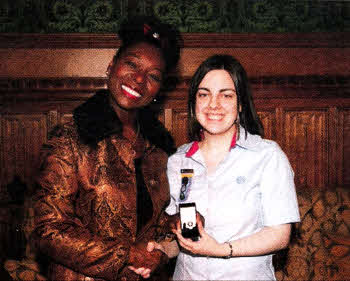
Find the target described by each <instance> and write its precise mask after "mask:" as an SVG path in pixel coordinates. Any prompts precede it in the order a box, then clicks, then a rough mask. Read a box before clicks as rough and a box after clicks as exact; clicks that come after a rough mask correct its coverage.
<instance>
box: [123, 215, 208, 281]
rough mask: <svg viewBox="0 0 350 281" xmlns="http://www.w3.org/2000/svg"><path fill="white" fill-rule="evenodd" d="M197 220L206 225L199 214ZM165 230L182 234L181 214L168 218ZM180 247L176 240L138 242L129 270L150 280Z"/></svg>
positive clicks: (132, 253) (132, 247) (134, 245)
mask: <svg viewBox="0 0 350 281" xmlns="http://www.w3.org/2000/svg"><path fill="white" fill-rule="evenodd" d="M196 219H197V221H198V220H201V222H202V223H201V224H203V225H204V218H203V217H202V216H201V215H200V214H199V213H198V212H197V215H196ZM165 229H167V230H170V231H171V232H173V233H175V234H176V233H178V232H181V223H180V215H179V213H177V214H175V215H173V216H168V217H167V223H166V225H165ZM178 253H179V247H178V244H177V241H176V240H173V241H171V242H169V241H165V240H164V241H161V242H159V243H158V242H155V241H150V242H144V241H142V242H138V243H135V244H133V245H132V246H131V248H130V252H129V260H128V263H127V265H128V268H129V269H130V270H132V271H134V272H135V273H136V274H138V275H141V276H142V277H143V278H149V277H150V275H151V274H152V273H153V272H154V271H156V270H157V269H158V268H160V267H161V266H162V265H165V264H166V263H168V261H169V258H172V257H175V256H177V255H178Z"/></svg>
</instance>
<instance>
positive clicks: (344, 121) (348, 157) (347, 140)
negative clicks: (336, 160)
mask: <svg viewBox="0 0 350 281" xmlns="http://www.w3.org/2000/svg"><path fill="white" fill-rule="evenodd" d="M340 120H341V133H342V134H341V140H340V143H339V146H338V148H339V157H340V159H341V160H342V163H340V164H341V165H339V167H338V183H339V184H344V185H347V186H350V108H345V109H342V110H341V111H340Z"/></svg>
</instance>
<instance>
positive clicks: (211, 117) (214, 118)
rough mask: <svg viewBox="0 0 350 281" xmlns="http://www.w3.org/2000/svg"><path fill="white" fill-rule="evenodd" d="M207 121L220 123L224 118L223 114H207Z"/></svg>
mask: <svg viewBox="0 0 350 281" xmlns="http://www.w3.org/2000/svg"><path fill="white" fill-rule="evenodd" d="M207 118H208V120H212V121H220V120H222V119H223V118H224V115H223V114H207Z"/></svg>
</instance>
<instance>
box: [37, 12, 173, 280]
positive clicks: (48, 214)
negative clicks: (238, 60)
mask: <svg viewBox="0 0 350 281" xmlns="http://www.w3.org/2000/svg"><path fill="white" fill-rule="evenodd" d="M119 36H120V38H121V39H122V42H123V44H122V46H121V47H120V49H119V50H118V52H117V53H116V55H115V57H114V58H113V60H112V61H111V63H110V64H109V66H108V69H107V76H108V89H107V90H102V91H99V92H98V93H96V95H94V96H93V97H91V98H90V99H89V100H87V101H86V102H85V103H83V104H82V105H80V106H79V107H77V108H76V109H75V110H74V114H73V119H74V120H73V122H71V123H67V124H64V125H62V126H59V127H57V128H56V129H55V130H54V131H53V132H52V133H51V135H50V137H49V141H48V143H47V144H45V145H44V146H43V149H42V154H41V167H40V171H39V175H38V178H37V183H38V189H37V192H36V194H35V196H34V198H33V199H34V209H35V228H34V231H33V233H32V238H33V241H34V242H35V246H36V247H37V249H38V250H39V251H40V254H41V255H43V256H45V257H46V258H47V260H48V261H49V266H48V273H47V274H48V278H49V279H50V280H138V279H139V278H140V277H139V276H138V275H137V274H135V273H134V272H133V271H132V270H130V268H133V267H135V268H138V267H140V266H145V265H146V266H147V268H150V269H151V271H152V272H153V271H155V272H154V276H155V279H159V278H162V280H164V279H163V278H164V276H162V277H159V274H158V275H157V272H159V271H156V269H157V268H159V266H160V265H161V264H164V263H165V262H166V261H167V257H166V255H165V254H164V253H162V252H161V251H153V252H148V251H147V250H146V244H147V243H146V242H147V241H150V240H156V241H159V240H160V239H164V237H165V236H166V235H167V233H169V232H170V230H169V227H168V223H169V216H167V215H166V214H165V213H164V209H165V207H166V206H167V204H168V203H169V200H170V197H169V187H168V182H167V177H166V163H167V158H168V155H170V154H171V153H173V152H174V143H173V140H172V138H171V136H170V135H169V133H168V131H167V130H166V129H165V128H164V127H163V125H162V124H161V123H160V122H159V121H158V119H157V118H156V116H155V114H154V111H152V110H150V109H149V105H150V104H151V103H152V102H153V101H154V99H155V98H156V97H157V96H158V95H159V94H160V90H161V87H162V86H163V83H164V81H165V75H166V74H167V73H168V72H169V71H170V70H171V69H172V68H174V67H175V66H176V64H177V61H178V58H179V44H178V41H179V36H178V33H177V32H176V31H175V30H173V29H172V28H171V27H170V26H168V25H165V24H162V23H160V22H159V21H157V20H155V19H153V18H145V17H143V18H136V19H134V20H133V21H131V22H126V23H124V24H123V25H122V26H121V29H120V33H119Z"/></svg>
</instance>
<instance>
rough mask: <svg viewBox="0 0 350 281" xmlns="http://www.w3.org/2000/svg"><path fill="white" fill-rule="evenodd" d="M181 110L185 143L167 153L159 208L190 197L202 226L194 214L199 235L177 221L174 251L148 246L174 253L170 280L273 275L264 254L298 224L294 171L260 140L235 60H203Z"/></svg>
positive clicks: (278, 151)
mask: <svg viewBox="0 0 350 281" xmlns="http://www.w3.org/2000/svg"><path fill="white" fill-rule="evenodd" d="M188 109H189V120H190V126H189V128H190V137H191V140H192V142H191V143H188V144H185V145H183V146H181V147H179V148H178V150H177V152H176V153H175V154H174V155H172V156H171V157H170V158H169V161H168V171H167V173H168V179H169V184H170V192H171V203H170V205H169V206H168V207H167V209H166V211H167V212H168V213H169V214H175V213H177V212H178V209H179V204H180V203H192V202H194V203H196V207H197V211H198V212H199V213H200V214H201V215H202V216H203V217H204V219H205V226H203V223H202V221H201V220H198V219H197V220H198V228H199V234H200V239H199V241H192V240H191V239H185V238H184V237H183V236H182V234H181V230H180V224H178V227H177V230H176V231H175V233H176V234H177V238H178V243H179V245H180V249H181V251H180V253H179V254H178V247H177V245H176V244H175V243H160V244H158V243H150V244H149V245H148V247H149V250H150V251H152V250H153V249H154V248H156V249H161V250H163V251H164V252H166V253H167V254H168V255H169V256H176V255H177V254H178V257H177V263H176V267H175V273H174V277H173V279H174V280H275V275H274V268H273V265H272V255H273V253H274V252H276V251H278V250H280V249H283V248H285V247H287V245H288V243H289V237H290V232H291V223H294V222H298V221H299V211H298V203H297V198H296V193H295V187H294V174H293V171H292V169H291V166H290V164H289V162H288V159H287V157H286V155H285V154H284V153H283V152H282V150H281V149H280V147H279V146H278V145H277V144H276V143H275V142H273V141H271V140H266V139H263V138H262V136H263V128H262V125H261V122H260V120H259V118H258V115H257V113H256V111H255V108H254V106H253V100H252V95H251V92H250V89H249V86H248V81H247V75H246V72H245V70H244V69H243V67H242V66H241V64H240V63H239V62H238V61H237V60H236V59H235V58H233V57H231V56H227V55H215V56H212V57H210V58H208V59H207V60H206V61H204V62H203V63H202V64H201V65H200V67H199V68H198V70H197V71H196V73H195V74H194V77H193V79H192V82H191V85H190V89H189V102H188ZM184 171H185V173H184ZM184 177H187V178H188V179H187V180H186V181H183V178H184ZM139 273H140V274H142V275H143V276H144V277H147V276H148V272H147V271H145V270H140V271H139Z"/></svg>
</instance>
